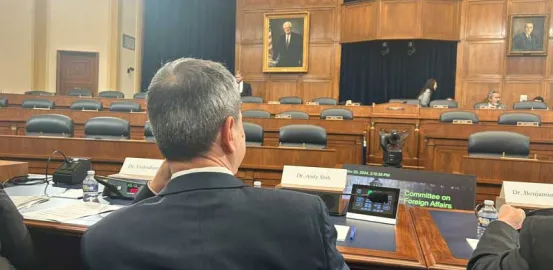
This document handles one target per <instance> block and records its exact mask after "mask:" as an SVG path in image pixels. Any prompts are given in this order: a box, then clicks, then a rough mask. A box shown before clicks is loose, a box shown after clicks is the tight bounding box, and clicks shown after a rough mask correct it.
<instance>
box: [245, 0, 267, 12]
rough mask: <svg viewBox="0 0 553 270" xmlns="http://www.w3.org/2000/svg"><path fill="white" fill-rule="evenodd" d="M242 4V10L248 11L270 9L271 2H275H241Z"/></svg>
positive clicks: (248, 0)
mask: <svg viewBox="0 0 553 270" xmlns="http://www.w3.org/2000/svg"><path fill="white" fill-rule="evenodd" d="M239 1H241V2H242V5H241V6H242V8H243V9H244V10H248V9H250V10H251V9H262V8H270V7H271V2H272V1H273V0H239Z"/></svg>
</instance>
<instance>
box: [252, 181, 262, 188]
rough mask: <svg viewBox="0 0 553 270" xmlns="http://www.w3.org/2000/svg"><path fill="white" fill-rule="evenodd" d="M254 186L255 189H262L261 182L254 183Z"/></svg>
mask: <svg viewBox="0 0 553 270" xmlns="http://www.w3.org/2000/svg"><path fill="white" fill-rule="evenodd" d="M253 186H254V187H260V186H261V181H255V182H253Z"/></svg>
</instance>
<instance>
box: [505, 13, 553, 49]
mask: <svg viewBox="0 0 553 270" xmlns="http://www.w3.org/2000/svg"><path fill="white" fill-rule="evenodd" d="M508 36H509V38H508V39H507V40H508V51H507V55H508V56H546V55H547V48H548V47H547V45H548V44H547V42H548V40H549V15H547V14H515V15H511V16H509V35H508Z"/></svg>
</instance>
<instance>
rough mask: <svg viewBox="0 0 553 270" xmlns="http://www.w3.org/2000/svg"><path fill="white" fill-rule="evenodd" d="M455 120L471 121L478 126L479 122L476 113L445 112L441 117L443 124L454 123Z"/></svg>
mask: <svg viewBox="0 0 553 270" xmlns="http://www.w3.org/2000/svg"><path fill="white" fill-rule="evenodd" d="M455 120H470V121H472V123H473V124H478V122H479V119H478V115H476V114H475V113H474V112H464V111H452V112H443V113H442V114H441V115H440V122H442V123H453V121H455Z"/></svg>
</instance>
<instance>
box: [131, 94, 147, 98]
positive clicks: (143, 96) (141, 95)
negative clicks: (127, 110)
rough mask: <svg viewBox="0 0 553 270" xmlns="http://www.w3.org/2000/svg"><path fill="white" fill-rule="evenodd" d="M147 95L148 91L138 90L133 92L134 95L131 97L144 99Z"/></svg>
mask: <svg viewBox="0 0 553 270" xmlns="http://www.w3.org/2000/svg"><path fill="white" fill-rule="evenodd" d="M147 97H148V92H140V93H136V94H134V96H133V97H132V98H133V99H146V98H147Z"/></svg>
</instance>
